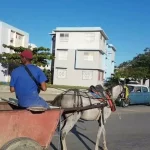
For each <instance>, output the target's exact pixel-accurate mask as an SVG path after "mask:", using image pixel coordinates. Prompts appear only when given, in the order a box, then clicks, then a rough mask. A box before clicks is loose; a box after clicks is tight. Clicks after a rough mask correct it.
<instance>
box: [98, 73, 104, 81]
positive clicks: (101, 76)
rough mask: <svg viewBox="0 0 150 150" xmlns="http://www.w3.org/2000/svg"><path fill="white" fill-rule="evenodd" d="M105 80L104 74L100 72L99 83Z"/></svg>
mask: <svg viewBox="0 0 150 150" xmlns="http://www.w3.org/2000/svg"><path fill="white" fill-rule="evenodd" d="M103 80H104V72H101V71H98V81H103Z"/></svg>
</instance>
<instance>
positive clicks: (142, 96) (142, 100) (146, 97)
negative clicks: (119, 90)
mask: <svg viewBox="0 0 150 150" xmlns="http://www.w3.org/2000/svg"><path fill="white" fill-rule="evenodd" d="M127 87H128V89H129V97H128V101H127V102H125V101H124V100H123V99H118V100H117V101H118V102H119V103H120V105H121V106H122V107H126V106H128V105H133V104H134V105H135V104H144V105H145V104H146V105H147V104H148V105H149V104H150V91H149V88H148V87H147V86H145V85H138V84H127Z"/></svg>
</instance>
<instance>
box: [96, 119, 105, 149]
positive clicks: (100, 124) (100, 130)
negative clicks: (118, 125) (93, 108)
mask: <svg viewBox="0 0 150 150" xmlns="http://www.w3.org/2000/svg"><path fill="white" fill-rule="evenodd" d="M101 118H102V117H100V118H99V121H98V122H99V129H98V133H97V139H96V144H95V150H99V142H100V137H101V134H102V130H103V128H102V119H101Z"/></svg>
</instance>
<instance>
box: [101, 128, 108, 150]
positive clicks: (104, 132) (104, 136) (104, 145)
mask: <svg viewBox="0 0 150 150" xmlns="http://www.w3.org/2000/svg"><path fill="white" fill-rule="evenodd" d="M102 128H103V149H104V150H108V148H107V145H106V131H105V126H104V125H102Z"/></svg>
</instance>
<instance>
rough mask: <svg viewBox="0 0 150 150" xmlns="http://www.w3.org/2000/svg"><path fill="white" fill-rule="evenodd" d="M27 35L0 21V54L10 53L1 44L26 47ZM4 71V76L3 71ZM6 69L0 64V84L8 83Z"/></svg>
mask: <svg viewBox="0 0 150 150" xmlns="http://www.w3.org/2000/svg"><path fill="white" fill-rule="evenodd" d="M28 43H29V34H28V33H26V32H24V31H22V30H20V29H18V28H16V27H13V26H11V25H9V24H7V23H4V22H2V21H0V53H3V52H6V53H12V52H13V51H12V50H10V49H9V48H4V47H3V44H6V45H12V46H14V47H20V46H22V47H28ZM4 69H5V74H4V71H3V70H4ZM7 72H8V71H7V69H6V68H3V67H2V65H1V64H0V82H8V80H9V76H8V74H7Z"/></svg>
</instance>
